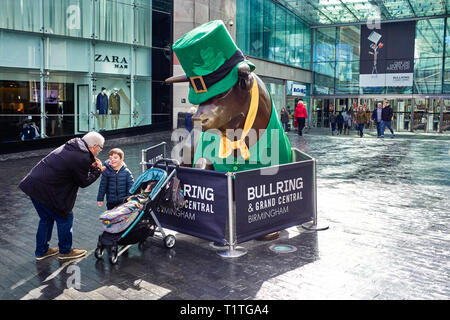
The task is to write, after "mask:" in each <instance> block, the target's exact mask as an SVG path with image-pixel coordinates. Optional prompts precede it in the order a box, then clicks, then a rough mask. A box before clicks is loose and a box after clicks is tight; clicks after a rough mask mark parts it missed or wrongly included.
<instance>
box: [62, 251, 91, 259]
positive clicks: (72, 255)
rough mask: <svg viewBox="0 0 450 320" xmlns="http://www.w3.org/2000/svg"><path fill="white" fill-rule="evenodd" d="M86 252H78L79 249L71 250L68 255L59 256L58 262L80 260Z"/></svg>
mask: <svg viewBox="0 0 450 320" xmlns="http://www.w3.org/2000/svg"><path fill="white" fill-rule="evenodd" d="M86 252H87V251H86V250H80V249H72V250H71V251H70V252H69V253H65V254H61V253H60V254H59V256H58V259H60V260H66V259H75V258H80V257H82V256H84V255H85V254H86Z"/></svg>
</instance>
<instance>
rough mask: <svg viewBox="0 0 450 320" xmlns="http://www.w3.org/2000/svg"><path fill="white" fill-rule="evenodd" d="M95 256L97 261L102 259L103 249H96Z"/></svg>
mask: <svg viewBox="0 0 450 320" xmlns="http://www.w3.org/2000/svg"><path fill="white" fill-rule="evenodd" d="M94 255H95V257H96V258H97V259H101V258H102V257H103V248H102V247H97V248H96V249H95V252H94Z"/></svg>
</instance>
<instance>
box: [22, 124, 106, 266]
mask: <svg viewBox="0 0 450 320" xmlns="http://www.w3.org/2000/svg"><path fill="white" fill-rule="evenodd" d="M104 142H105V138H103V136H102V135H101V134H99V133H97V132H89V133H87V134H85V135H84V136H83V137H82V138H73V139H71V140H69V141H68V142H66V143H65V144H63V145H62V146H60V147H58V148H56V149H55V150H53V151H52V152H50V153H49V154H48V155H47V156H46V157H44V158H43V159H42V160H41V161H39V163H38V164H36V165H35V166H34V167H33V168H32V169H31V171H30V172H29V173H28V174H27V175H26V176H25V178H23V179H22V181H21V182H20V184H19V188H20V189H21V190H22V191H23V192H25V194H27V195H28V196H29V197H30V198H31V201H32V203H33V205H34V207H35V209H36V211H37V213H38V215H39V218H40V220H39V226H38V229H37V233H36V251H35V256H36V259H37V260H42V259H45V258H47V257H50V256H53V255H56V254H58V253H59V256H58V258H59V259H73V258H79V257H82V256H84V255H85V254H86V252H87V251H86V250H79V249H74V248H72V225H73V212H72V209H73V207H74V204H75V200H76V197H77V192H78V188H80V187H81V188H85V187H87V186H89V185H91V184H92V183H94V182H95V181H96V180H97V178H98V177H99V176H100V174H101V173H102V172H103V171H104V170H105V167H103V165H102V162H101V161H100V160H99V159H98V158H97V155H98V154H99V153H100V151H101V150H102V149H103V143H104ZM55 222H56V227H57V230H58V248H50V247H49V242H50V240H51V238H52V230H53V225H54V223H55Z"/></svg>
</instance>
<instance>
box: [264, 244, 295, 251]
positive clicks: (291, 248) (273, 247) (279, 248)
mask: <svg viewBox="0 0 450 320" xmlns="http://www.w3.org/2000/svg"><path fill="white" fill-rule="evenodd" d="M269 249H270V250H272V251H273V252H276V253H291V252H294V251H297V248H296V247H294V246H291V245H290V244H273V245H271V246H270V247H269Z"/></svg>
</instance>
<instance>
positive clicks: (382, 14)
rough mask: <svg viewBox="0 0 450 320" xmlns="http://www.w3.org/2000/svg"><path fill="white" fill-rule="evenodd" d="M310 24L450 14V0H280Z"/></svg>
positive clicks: (279, 0)
mask: <svg viewBox="0 0 450 320" xmlns="http://www.w3.org/2000/svg"><path fill="white" fill-rule="evenodd" d="M278 2H279V3H281V4H283V5H284V6H285V7H286V8H288V9H289V10H291V11H293V12H294V13H295V14H297V15H298V16H299V17H301V18H302V19H303V20H305V21H306V22H308V23H309V24H310V25H312V26H315V25H329V24H342V23H362V22H366V21H373V20H381V21H386V20H387V21H389V20H396V19H407V18H420V17H433V16H441V15H446V14H449V12H450V1H449V0H365V1H362V0H278Z"/></svg>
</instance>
